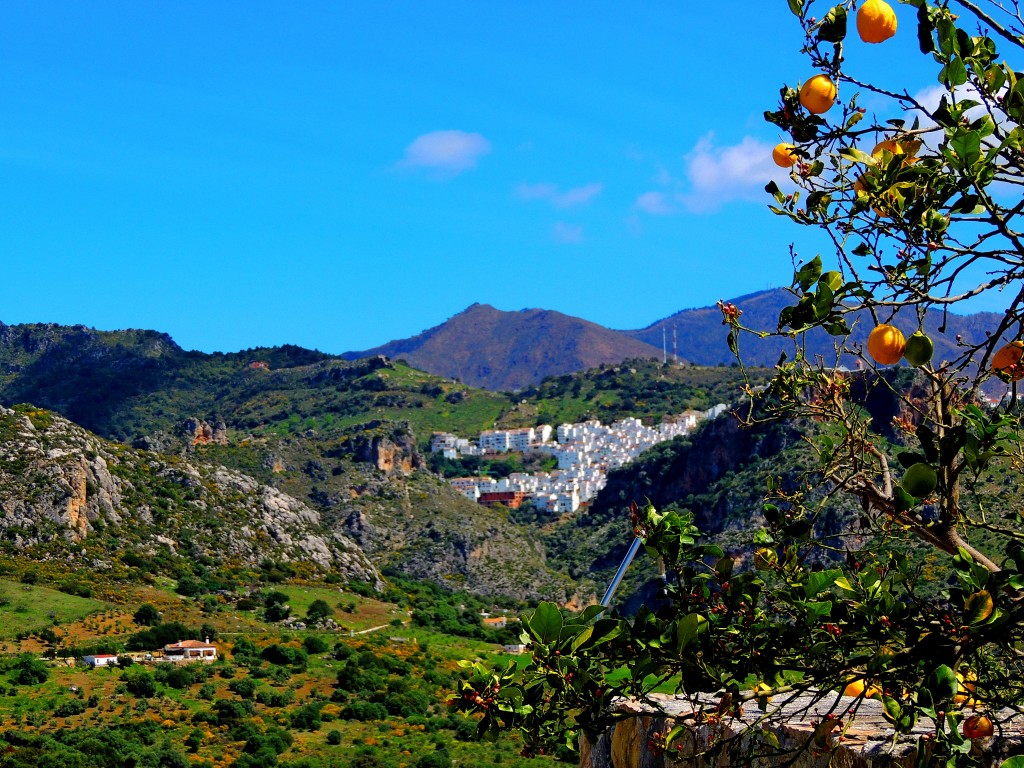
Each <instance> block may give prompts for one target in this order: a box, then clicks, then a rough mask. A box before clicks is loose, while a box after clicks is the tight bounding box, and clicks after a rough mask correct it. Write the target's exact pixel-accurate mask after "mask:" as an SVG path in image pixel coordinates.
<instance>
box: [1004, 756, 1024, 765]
mask: <svg viewBox="0 0 1024 768" xmlns="http://www.w3.org/2000/svg"><path fill="white" fill-rule="evenodd" d="M999 768H1024V756H1022V755H1017V756H1016V757H1011V758H1010V759H1009V760H1004V761H1003V762H1001V763H1000V764H999Z"/></svg>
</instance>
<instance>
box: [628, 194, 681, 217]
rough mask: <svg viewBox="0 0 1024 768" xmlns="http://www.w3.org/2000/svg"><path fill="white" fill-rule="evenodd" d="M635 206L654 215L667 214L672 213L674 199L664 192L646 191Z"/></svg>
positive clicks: (634, 203) (635, 202) (636, 201)
mask: <svg viewBox="0 0 1024 768" xmlns="http://www.w3.org/2000/svg"><path fill="white" fill-rule="evenodd" d="M633 207H634V208H635V209H636V210H638V211H641V212H643V213H649V214H652V215H654V216H667V215H668V214H670V213H672V208H673V206H672V200H671V199H670V198H669V196H668V195H667V194H665V193H664V192H657V191H651V192H644V193H643V194H642V195H640V196H639V197H638V198H637V199H636V200H635V201H634V202H633Z"/></svg>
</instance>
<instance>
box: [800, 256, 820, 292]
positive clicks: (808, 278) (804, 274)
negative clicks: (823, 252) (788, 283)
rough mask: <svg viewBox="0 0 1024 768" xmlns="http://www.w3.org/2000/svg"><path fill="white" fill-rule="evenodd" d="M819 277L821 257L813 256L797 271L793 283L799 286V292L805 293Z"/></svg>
mask: <svg viewBox="0 0 1024 768" xmlns="http://www.w3.org/2000/svg"><path fill="white" fill-rule="evenodd" d="M819 277H821V256H815V257H814V258H813V259H811V260H810V261H809V262H807V263H806V264H804V265H803V266H802V267H801V268H800V269H799V271H798V272H797V273H796V276H795V277H794V280H793V281H794V282H795V283H796V284H797V285H799V286H800V290H801V291H806V290H807V289H808V288H810V287H811V286H812V285H814V284H815V283H816V282H817V281H818V278H819Z"/></svg>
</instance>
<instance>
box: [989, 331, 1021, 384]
mask: <svg viewBox="0 0 1024 768" xmlns="http://www.w3.org/2000/svg"><path fill="white" fill-rule="evenodd" d="M1022 355H1024V341H1020V340H1019V339H1018V340H1017V341H1011V342H1010V343H1009V344H1007V345H1006V346H1004V347H1002V348H1000V349H999V351H998V352H996V353H995V354H994V355H993V356H992V370H993V371H995V372H996V373H1002V374H1003V375H1004V376H1007V377H1009V378H1011V379H1013V380H1014V381H1020V380H1021V379H1024V365H1022V364H1021V356H1022Z"/></svg>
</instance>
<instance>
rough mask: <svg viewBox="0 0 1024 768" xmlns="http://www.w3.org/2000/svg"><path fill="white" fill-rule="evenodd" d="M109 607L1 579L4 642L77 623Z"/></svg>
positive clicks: (1, 636) (0, 631) (0, 627)
mask: <svg viewBox="0 0 1024 768" xmlns="http://www.w3.org/2000/svg"><path fill="white" fill-rule="evenodd" d="M108 606H109V604H108V603H104V602H101V601H100V600H94V599H92V598H88V597H76V596H74V595H68V594H65V593H63V592H59V591H58V590H56V589H50V588H49V587H42V586H38V585H35V584H22V583H19V582H15V581H3V580H0V639H4V640H7V639H11V638H14V637H16V636H18V635H22V634H26V633H31V632H35V631H38V630H40V629H43V628H44V627H48V626H51V625H53V624H66V623H68V622H72V621H77V620H78V619H82V618H84V617H86V616H88V615H89V614H92V613H98V612H99V611H102V610H104V609H106V608H107V607H108Z"/></svg>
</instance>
